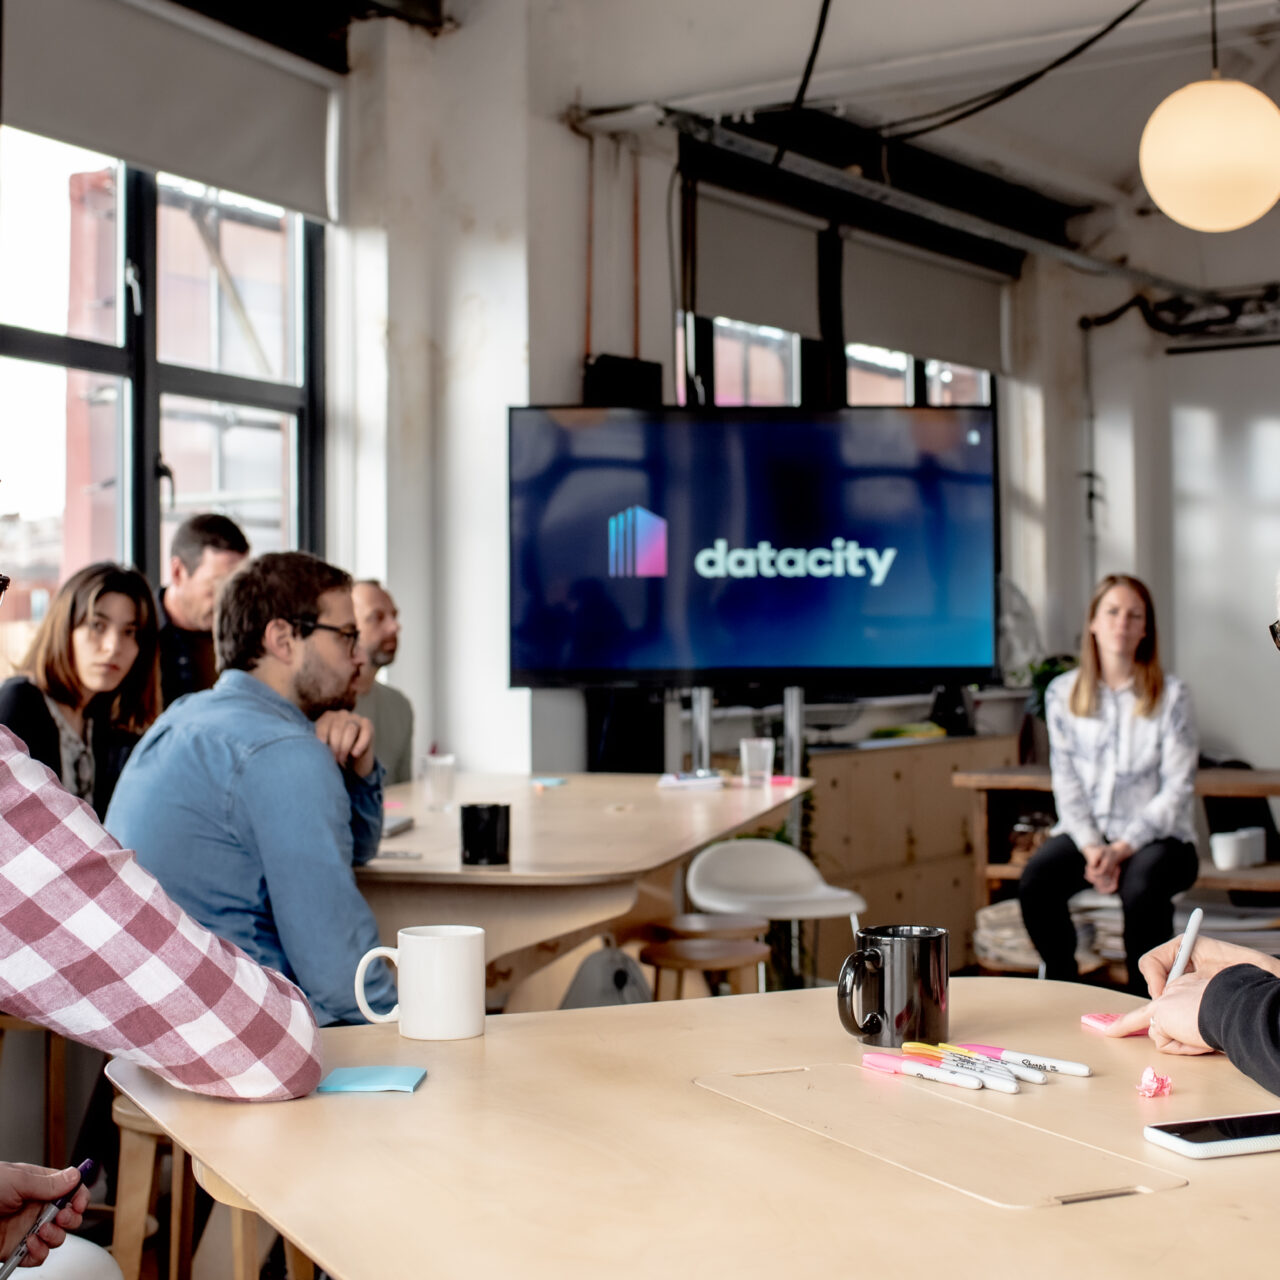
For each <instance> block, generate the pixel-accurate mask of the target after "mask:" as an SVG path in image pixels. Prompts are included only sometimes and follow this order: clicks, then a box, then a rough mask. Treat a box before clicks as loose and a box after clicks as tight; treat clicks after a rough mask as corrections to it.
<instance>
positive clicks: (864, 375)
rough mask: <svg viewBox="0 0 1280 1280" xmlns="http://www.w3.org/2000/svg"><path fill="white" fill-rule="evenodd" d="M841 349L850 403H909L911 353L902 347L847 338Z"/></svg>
mask: <svg viewBox="0 0 1280 1280" xmlns="http://www.w3.org/2000/svg"><path fill="white" fill-rule="evenodd" d="M844 353H845V361H846V367H847V369H848V373H847V375H846V387H847V393H848V400H849V403H850V404H855V405H863V404H905V405H909V404H910V403H911V357H910V356H909V355H907V354H906V352H905V351H890V350H889V349H888V348H887V347H869V346H867V345H866V344H865V343H861V342H851V343H849V345H848V346H847V347H845V349H844Z"/></svg>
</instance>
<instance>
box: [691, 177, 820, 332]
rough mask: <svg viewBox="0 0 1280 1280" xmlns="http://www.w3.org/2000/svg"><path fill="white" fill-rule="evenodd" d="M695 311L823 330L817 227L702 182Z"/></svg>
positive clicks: (798, 329)
mask: <svg viewBox="0 0 1280 1280" xmlns="http://www.w3.org/2000/svg"><path fill="white" fill-rule="evenodd" d="M698 313H699V314H700V315H704V316H725V317H727V318H728V319H730V320H745V321H747V322H748V323H750V324H768V325H773V326H775V327H776V328H778V329H790V330H791V331H792V332H794V333H799V334H801V335H803V336H804V337H806V338H817V337H820V336H821V334H820V332H819V329H818V236H817V232H816V230H815V229H814V228H813V227H810V226H805V225H802V224H800V223H797V222H795V221H791V220H789V219H788V218H787V217H786V215H785V214H784V215H781V216H778V217H771V216H769V214H767V213H763V212H759V211H758V210H757V209H755V208H750V207H747V206H745V205H743V204H739V203H736V202H734V203H730V202H729V201H727V200H722V199H719V198H717V197H716V196H715V195H713V194H711V193H710V192H708V191H707V189H706V188H705V187H699V189H698Z"/></svg>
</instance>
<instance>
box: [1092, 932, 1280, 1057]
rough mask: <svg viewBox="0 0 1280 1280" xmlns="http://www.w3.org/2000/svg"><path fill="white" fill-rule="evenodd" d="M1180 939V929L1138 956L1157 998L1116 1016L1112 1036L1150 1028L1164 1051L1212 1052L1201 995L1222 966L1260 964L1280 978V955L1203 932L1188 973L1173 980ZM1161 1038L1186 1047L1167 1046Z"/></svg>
mask: <svg viewBox="0 0 1280 1280" xmlns="http://www.w3.org/2000/svg"><path fill="white" fill-rule="evenodd" d="M1181 943H1182V936H1181V934H1179V936H1178V937H1176V938H1170V939H1169V941H1168V942H1165V943H1163V944H1161V945H1160V946H1158V947H1156V948H1155V949H1154V950H1153V951H1148V952H1147V954H1146V955H1145V956H1143V957H1142V959H1141V960H1139V961H1138V968H1139V969H1140V970H1141V971H1142V976H1143V977H1144V978H1146V980H1147V990H1148V991H1150V992H1151V995H1152V999H1151V1000H1150V1001H1148V1003H1146V1004H1144V1005H1142V1006H1141V1007H1140V1008H1137V1009H1134V1010H1132V1011H1131V1012H1129V1013H1126V1014H1125V1015H1124V1017H1122V1018H1117V1019H1116V1020H1115V1022H1113V1023H1112V1024H1111V1025H1110V1026H1109V1027H1108V1028H1107V1032H1106V1034H1107V1035H1109V1036H1127V1035H1129V1034H1131V1033H1132V1032H1134V1031H1138V1030H1140V1029H1142V1028H1143V1027H1148V1028H1149V1029H1150V1035H1151V1038H1152V1040H1153V1041H1155V1044H1156V1047H1157V1048H1159V1049H1161V1050H1162V1051H1163V1052H1165V1053H1207V1052H1209V1050H1208V1047H1207V1046H1206V1045H1205V1043H1204V1041H1203V1040H1202V1039H1201V1038H1200V1030H1199V1013H1200V1000H1201V998H1202V997H1203V996H1204V989H1205V987H1207V986H1208V985H1209V982H1210V980H1211V979H1212V978H1215V977H1216V976H1217V975H1218V974H1219V973H1221V972H1222V970H1223V969H1229V968H1231V966H1232V965H1236V964H1251V965H1255V966H1257V968H1259V969H1265V970H1266V971H1267V972H1268V973H1271V974H1274V975H1275V976H1276V977H1277V978H1280V960H1277V959H1276V958H1275V957H1274V956H1268V955H1263V953H1262V952H1260V951H1253V950H1251V949H1250V948H1248V947H1238V946H1236V945H1235V943H1233V942H1219V941H1218V939H1217V938H1206V937H1205V936H1204V935H1203V934H1202V935H1201V936H1200V937H1199V938H1197V939H1196V944H1195V950H1194V951H1193V952H1192V953H1191V961H1190V963H1189V964H1188V965H1187V971H1186V973H1184V974H1183V976H1182V977H1181V978H1175V979H1174V981H1173V982H1172V983H1169V970H1170V969H1172V968H1173V962H1174V959H1175V957H1176V956H1177V954H1178V948H1179V946H1180V945H1181ZM1166 983H1168V990H1167V991H1166ZM1188 1017H1189V1018H1190V1021H1188ZM1162 1041H1166V1042H1167V1043H1168V1044H1169V1045H1174V1044H1177V1045H1180V1046H1182V1047H1180V1048H1166V1047H1165V1044H1163V1043H1162Z"/></svg>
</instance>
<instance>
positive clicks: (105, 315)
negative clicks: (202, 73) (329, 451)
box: [0, 128, 323, 677]
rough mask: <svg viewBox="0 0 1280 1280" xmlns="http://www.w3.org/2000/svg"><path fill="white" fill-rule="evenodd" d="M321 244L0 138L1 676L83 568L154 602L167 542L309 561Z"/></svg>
mask: <svg viewBox="0 0 1280 1280" xmlns="http://www.w3.org/2000/svg"><path fill="white" fill-rule="evenodd" d="M321 258H322V253H321V231H320V228H319V227H318V226H317V225H315V224H309V223H307V222H305V221H304V220H303V219H302V218H301V217H300V216H299V215H298V214H294V213H290V212H288V211H287V210H284V209H281V208H279V207H276V206H272V205H267V204H264V203H262V202H261V201H256V200H250V199H247V198H245V197H242V196H238V195H234V194H232V193H229V192H225V191H220V190H218V189H216V188H211V187H207V186H204V185H203V184H200V183H193V182H188V181H185V180H184V179H182V178H178V177H173V176H170V175H165V174H162V175H160V176H159V177H156V176H154V175H151V174H149V173H145V172H142V171H141V170H135V169H130V168H128V167H127V166H125V165H124V164H122V163H121V162H120V161H118V160H115V159H113V158H111V157H109V156H102V155H98V154H95V153H93V152H88V151H83V150H80V149H78V148H75V147H69V146H64V145H62V144H61V143H57V142H51V141H49V140H48V139H45V138H39V137H35V136H34V135H31V134H27V133H22V132H20V131H18V130H15V129H10V128H0V437H2V438H3V448H2V449H0V569H3V570H4V572H6V573H8V574H9V575H10V576H11V577H12V578H13V586H12V588H11V590H10V593H9V594H8V595H7V596H6V599H5V605H4V610H3V615H0V677H2V676H4V675H6V674H8V671H9V670H10V669H11V667H12V664H13V663H14V662H16V661H18V660H19V659H20V658H21V655H22V652H23V651H24V650H25V648H26V645H27V643H28V642H29V639H30V634H31V632H32V630H33V628H34V627H35V625H36V624H37V623H38V622H39V620H40V618H41V617H42V616H43V613H44V610H45V608H46V607H47V604H48V601H49V598H50V596H51V595H52V593H53V592H55V591H56V590H57V588H58V585H59V584H60V583H61V582H62V581H63V580H64V579H65V578H66V577H67V576H68V575H69V574H70V573H72V572H74V571H75V570H76V569H78V568H80V567H81V566H83V565H84V564H87V563H89V562H90V561H92V560H96V559H117V560H123V561H126V562H132V563H135V564H137V565H138V566H139V567H141V568H143V569H144V570H145V571H146V572H147V574H148V576H149V577H150V578H151V579H152V581H153V582H154V583H155V584H156V585H157V586H159V585H160V584H161V582H162V581H164V574H163V572H162V569H163V566H165V565H167V562H168V549H169V543H170V540H171V539H172V536H173V532H174V530H175V529H176V528H177V526H178V524H179V523H180V522H181V521H182V520H183V519H184V518H185V517H186V516H188V515H191V514H192V513H194V512H197V511H221V512H224V513H226V514H227V515H230V516H231V517H232V518H233V519H235V520H237V521H238V522H239V523H240V524H241V525H242V527H243V528H244V530H245V532H246V534H247V535H248V537H249V540H250V542H251V544H252V545H253V547H254V549H255V550H257V551H268V550H276V549H280V548H283V547H306V548H308V549H311V550H316V551H319V550H322V547H321V546H320V530H321V524H322V516H321V503H320V499H321V481H320V476H321V466H322V458H321V447H322V430H323V421H322V414H323V401H322V393H321V387H322V384H323V369H322V368H321V367H320V358H321V355H322V348H323V341H322V338H323V335H322V331H321V328H320V323H321V319H320V317H321V312H322V309H323V298H322V293H321V289H322V276H321Z"/></svg>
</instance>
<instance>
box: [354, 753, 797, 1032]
mask: <svg viewBox="0 0 1280 1280" xmlns="http://www.w3.org/2000/svg"><path fill="white" fill-rule="evenodd" d="M657 783H658V780H657V778H656V777H655V776H654V775H652V774H619V773H584V774H567V775H565V779H564V782H563V784H562V785H560V786H539V785H537V784H536V783H535V782H534V781H533V780H532V779H530V778H528V777H525V776H517V775H498V774H469V773H462V774H459V775H458V778H457V786H456V795H455V803H454V804H453V805H452V806H451V807H450V808H449V809H448V810H446V811H445V812H431V811H429V810H428V809H427V807H426V803H425V800H424V798H423V794H422V788H421V787H419V786H417V785H415V784H412V783H403V784H401V785H399V786H395V787H389V788H388V789H387V793H386V795H387V816H388V818H396V817H399V816H403V815H407V816H409V817H412V818H413V822H414V825H413V826H412V828H410V830H408V831H406V832H405V833H404V834H403V835H398V836H393V837H391V838H389V839H385V840H384V841H383V842H382V846H381V848H380V849H379V855H378V857H377V858H375V859H374V860H373V861H372V862H370V863H367V864H366V865H365V866H363V867H361V868H359V869H358V870H357V871H356V880H357V883H358V884H359V886H360V891H361V892H362V893H363V894H364V896H365V898H366V899H367V901H368V902H369V904H370V906H371V907H372V908H373V913H374V916H375V917H376V918H377V921H378V929H379V932H380V934H381V935H382V941H383V943H384V944H385V945H387V946H395V943H396V931H397V930H399V929H402V928H404V927H406V926H408V925H416V924H474V925H479V926H481V927H482V928H483V929H484V930H485V958H486V960H487V961H488V996H489V1001H490V1007H491V1008H492V1007H497V1006H500V1004H501V1002H502V1000H503V998H504V996H505V995H506V993H508V992H509V991H510V990H511V989H512V988H513V987H514V986H516V985H517V984H518V983H519V982H521V981H522V980H523V979H524V978H526V977H528V976H529V975H530V974H532V973H534V972H536V971H537V970H538V969H540V968H541V967H543V966H544V965H547V964H550V963H551V962H552V961H553V960H555V959H556V958H557V957H558V956H561V955H564V954H566V953H567V952H569V951H571V950H572V949H573V948H574V947H576V946H578V945H579V944H580V943H582V942H583V941H585V940H586V939H588V938H590V937H592V936H594V935H595V934H596V933H598V932H599V931H600V926H601V925H603V924H604V923H605V922H607V921H609V920H614V919H616V918H618V917H619V916H623V915H625V914H626V913H627V912H628V911H629V910H630V909H631V907H632V906H633V904H634V903H635V901H636V898H637V894H638V892H639V885H640V881H641V879H643V878H644V877H645V876H647V875H649V874H651V873H653V872H655V871H658V870H659V869H661V868H663V867H666V866H669V865H670V864H672V863H676V862H679V861H680V860H681V859H683V858H687V857H689V856H690V855H692V854H694V853H696V852H697V851H698V850H699V849H701V848H702V847H703V846H704V845H707V844H710V843H712V842H713V841H715V840H722V839H726V838H728V837H730V836H733V835H736V834H737V833H738V832H741V831H751V830H754V829H755V828H756V827H758V826H760V825H762V824H764V823H765V822H766V821H767V820H768V819H769V818H770V817H771V815H774V814H779V815H780V814H781V813H782V811H783V810H784V809H785V807H786V806H787V805H788V804H789V803H790V802H791V801H792V800H794V799H795V798H796V797H797V796H800V795H803V794H804V792H806V791H807V790H809V788H810V787H811V786H812V785H813V783H812V782H811V781H810V780H808V779H806V778H800V779H796V780H795V781H789V782H787V783H786V784H785V785H776V784H775V785H771V786H767V787H743V786H741V785H740V784H739V781H738V779H730V780H729V782H728V784H727V785H726V786H725V787H724V788H722V789H719V790H681V789H676V788H660V787H659V786H658V785H657ZM483 802H497V803H502V804H509V805H510V806H511V862H510V865H509V866H506V867H472V866H463V865H462V853H461V828H460V819H459V815H458V807H457V806H458V804H459V803H462V804H467V803H483ZM405 854H409V855H415V856H412V857H409V858H406V857H404V856H403V855H405ZM384 855H390V856H384Z"/></svg>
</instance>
